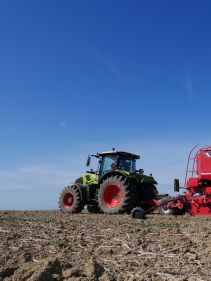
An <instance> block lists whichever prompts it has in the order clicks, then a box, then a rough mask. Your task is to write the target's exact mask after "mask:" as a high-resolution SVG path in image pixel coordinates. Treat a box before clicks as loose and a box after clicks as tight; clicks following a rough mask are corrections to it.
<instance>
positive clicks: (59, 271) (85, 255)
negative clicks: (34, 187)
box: [0, 211, 211, 281]
mask: <svg viewBox="0 0 211 281" xmlns="http://www.w3.org/2000/svg"><path fill="white" fill-rule="evenodd" d="M0 280H4V281H8V280H15V281H22V280H29V281H48V280H53V281H60V280H64V281H66V280H78V281H79V280H84V281H85V280H87V281H88V280H101V281H111V280H119V281H120V280H129V281H132V280H144V281H145V280H191V281H195V280H198V281H200V280H211V216H210V217H188V216H181V217H173V216H160V215H158V214H151V215H148V216H147V219H145V220H135V219H132V218H131V217H130V216H129V215H103V214H87V213H84V214H76V215H68V214H62V213H60V212H56V211H55V212H41V211H39V212H26V211H24V212H22V211H7V212H6V211H2V212H0Z"/></svg>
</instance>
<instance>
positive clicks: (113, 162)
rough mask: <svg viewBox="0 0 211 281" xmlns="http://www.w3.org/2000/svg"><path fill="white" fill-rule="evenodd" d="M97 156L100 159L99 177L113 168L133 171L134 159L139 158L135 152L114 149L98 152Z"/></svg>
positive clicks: (134, 169)
mask: <svg viewBox="0 0 211 281" xmlns="http://www.w3.org/2000/svg"><path fill="white" fill-rule="evenodd" d="M99 157H100V161H101V164H100V169H99V176H100V178H101V177H103V176H104V175H105V174H106V173H108V172H110V171H114V170H120V171H124V172H126V173H135V172H136V160H137V159H139V158H140V156H139V155H136V154H132V153H128V152H123V151H115V150H113V151H108V152H102V153H99Z"/></svg>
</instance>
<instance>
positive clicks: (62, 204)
mask: <svg viewBox="0 0 211 281" xmlns="http://www.w3.org/2000/svg"><path fill="white" fill-rule="evenodd" d="M84 205H85V202H84V198H83V190H82V188H81V187H80V186H79V185H76V184H74V185H72V186H67V187H65V189H64V190H63V191H62V193H61V194H60V197H59V208H60V210H61V211H62V212H65V213H80V212H81V211H82V210H83V208H84Z"/></svg>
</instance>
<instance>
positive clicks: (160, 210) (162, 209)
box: [158, 197, 174, 216]
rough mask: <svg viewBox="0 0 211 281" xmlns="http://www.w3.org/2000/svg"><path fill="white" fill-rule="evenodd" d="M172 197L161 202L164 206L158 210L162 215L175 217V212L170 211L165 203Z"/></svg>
mask: <svg viewBox="0 0 211 281" xmlns="http://www.w3.org/2000/svg"><path fill="white" fill-rule="evenodd" d="M171 198H172V197H164V198H162V199H161V200H160V204H164V205H162V206H160V207H159V208H158V211H159V213H160V214H161V215H168V216H169V215H173V214H174V211H173V209H169V208H168V206H167V203H166V205H165V202H167V201H169V200H170V199H171Z"/></svg>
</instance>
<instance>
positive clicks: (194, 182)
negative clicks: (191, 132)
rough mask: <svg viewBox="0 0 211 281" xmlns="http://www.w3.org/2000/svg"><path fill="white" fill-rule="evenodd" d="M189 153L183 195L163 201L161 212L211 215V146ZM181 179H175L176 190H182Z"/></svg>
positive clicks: (194, 149)
mask: <svg viewBox="0 0 211 281" xmlns="http://www.w3.org/2000/svg"><path fill="white" fill-rule="evenodd" d="M196 148H197V146H195V147H194V148H193V149H192V150H191V151H190V153H189V157H188V163H187V170H186V177H185V184H184V187H183V188H184V189H185V193H184V194H183V195H181V196H178V197H174V198H171V199H168V200H167V199H165V200H164V201H163V202H162V201H161V204H160V207H159V208H160V210H161V213H163V214H165V212H166V214H168V213H173V214H184V213H186V212H188V213H189V214H190V215H192V216H202V215H205V216H206V215H211V146H205V147H202V148H200V149H198V150H196ZM180 188H182V187H180V186H179V180H178V179H175V180H174V191H177V192H178V191H179V190H180Z"/></svg>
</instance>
